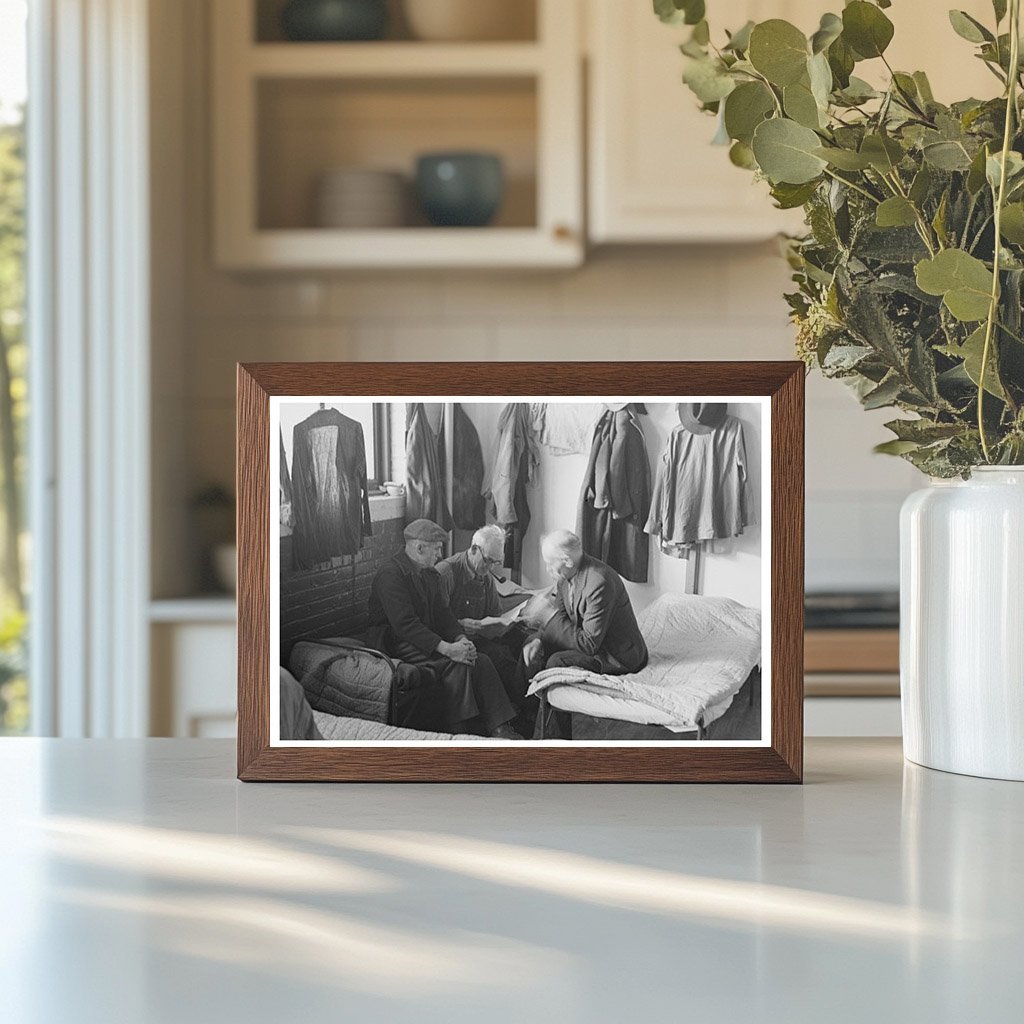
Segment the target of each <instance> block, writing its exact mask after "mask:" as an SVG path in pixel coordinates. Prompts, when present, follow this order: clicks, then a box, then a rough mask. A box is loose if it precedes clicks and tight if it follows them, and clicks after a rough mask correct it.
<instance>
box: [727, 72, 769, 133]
mask: <svg viewBox="0 0 1024 1024" xmlns="http://www.w3.org/2000/svg"><path fill="white" fill-rule="evenodd" d="M774 110H775V98H774V96H773V95H772V93H771V90H770V89H769V88H768V86H766V85H765V84H764V83H763V82H743V83H741V84H740V85H738V86H736V88H735V89H734V90H733V91H732V92H731V93H730V94H729V96H728V98H727V99H726V101H725V129H726V131H727V132H728V133H729V137H730V138H733V139H736V140H737V141H738V142H745V143H746V144H747V145H748V146H749V145H750V140H751V139H752V138H753V137H754V129H755V128H756V127H757V126H758V125H759V124H760V123H761V122H762V121H763V120H764V119H765V118H766V117H768V116H769V115H770V114H771V113H772V112H773V111H774Z"/></svg>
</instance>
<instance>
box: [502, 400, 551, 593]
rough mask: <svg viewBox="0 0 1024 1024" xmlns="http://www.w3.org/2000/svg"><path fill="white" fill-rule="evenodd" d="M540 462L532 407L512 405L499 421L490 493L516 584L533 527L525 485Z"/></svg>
mask: <svg viewBox="0 0 1024 1024" xmlns="http://www.w3.org/2000/svg"><path fill="white" fill-rule="evenodd" d="M539 461H540V457H539V454H538V451H537V442H536V440H535V439H534V436H533V434H532V432H531V430H530V407H529V405H527V404H525V403H523V402H510V403H509V404H508V405H506V406H505V408H504V409H502V411H501V416H500V417H499V419H498V442H497V449H496V452H495V456H494V467H493V471H492V473H491V488H490V492H489V493H490V497H491V500H492V501H493V504H494V509H493V511H494V521H495V522H496V523H497V524H498V525H499V526H501V527H503V528H504V529H505V531H506V538H505V565H506V566H507V567H508V568H509V569H510V570H511V571H512V575H513V579H515V580H517V581H518V579H519V573H520V570H521V568H522V562H523V538H524V537H525V535H526V531H527V529H528V528H529V525H530V506H529V503H528V501H527V497H526V486H527V484H528V483H533V481H534V480H535V479H536V476H537V465H538V463H539Z"/></svg>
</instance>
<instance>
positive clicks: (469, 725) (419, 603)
mask: <svg viewBox="0 0 1024 1024" xmlns="http://www.w3.org/2000/svg"><path fill="white" fill-rule="evenodd" d="M446 536H447V535H446V534H445V532H444V531H443V530H442V529H441V528H440V527H439V526H438V525H437V524H436V523H433V522H431V521H430V520H429V519H417V520H416V521H415V522H412V523H410V524H409V525H408V526H407V527H406V528H405V550H404V551H400V552H399V553H398V554H397V555H395V556H394V558H392V559H391V560H390V561H389V562H388V563H387V564H386V565H385V566H384V567H383V568H382V569H381V570H380V571H379V572H378V573H377V575H376V576H375V577H374V580H373V585H372V587H371V589H370V601H369V625H370V634H369V635H370V637H371V638H372V639H371V642H373V643H375V644H379V646H380V648H381V649H382V650H384V651H385V652H386V653H387V654H390V655H391V656H392V657H395V658H398V659H400V660H401V661H404V662H407V663H409V664H412V665H417V666H420V667H422V668H423V669H425V670H429V671H430V672H431V673H433V674H434V675H435V676H436V678H437V680H438V683H439V685H440V694H441V701H442V704H443V707H442V709H441V718H442V721H443V722H444V729H445V730H446V731H448V732H453V733H457V732H473V731H482V732H484V733H485V734H486V735H488V736H495V737H497V738H499V739H510V740H517V739H522V737H521V736H519V735H518V733H516V732H515V731H514V730H513V729H512V728H511V727H510V726H509V724H508V723H509V722H510V721H511V719H512V718H513V716H514V715H515V709H514V708H513V707H512V704H511V703H510V701H509V699H508V696H507V694H506V693H505V688H504V686H503V685H502V682H501V678H500V677H499V675H498V672H497V669H495V667H494V665H493V663H492V662H491V660H490V658H488V657H487V656H486V655H485V654H479V653H478V652H477V649H476V647H474V645H473V642H472V641H471V640H469V639H468V638H467V637H466V634H465V632H464V631H463V629H462V627H461V626H460V625H459V621H458V619H456V618H455V616H454V615H453V614H452V612H451V610H450V609H449V607H448V604H447V602H446V601H445V598H444V594H443V592H442V588H441V577H440V576H439V575H438V572H437V570H436V569H435V568H434V566H435V565H436V564H437V561H438V559H439V558H440V556H441V550H442V544H443V542H444V540H445V538H446Z"/></svg>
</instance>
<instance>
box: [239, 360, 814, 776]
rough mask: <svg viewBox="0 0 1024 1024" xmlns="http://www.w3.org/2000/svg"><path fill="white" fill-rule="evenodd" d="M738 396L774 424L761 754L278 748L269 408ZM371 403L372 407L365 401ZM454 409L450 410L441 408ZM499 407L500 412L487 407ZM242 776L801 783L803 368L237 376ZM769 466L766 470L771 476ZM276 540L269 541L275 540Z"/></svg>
mask: <svg viewBox="0 0 1024 1024" xmlns="http://www.w3.org/2000/svg"><path fill="white" fill-rule="evenodd" d="M382 395H387V396H390V397H391V398H393V399H402V400H403V401H404V399H405V398H406V397H415V396H451V395H457V396H460V400H461V396H495V397H497V396H501V397H505V396H507V397H508V398H509V399H510V400H513V401H514V400H516V399H521V400H522V401H527V400H529V399H531V398H536V397H537V396H567V397H568V396H573V397H574V396H580V397H581V398H582V397H583V396H588V397H590V398H594V397H598V396H600V397H603V396H608V397H609V398H613V399H614V398H617V397H620V396H629V398H630V399H637V400H642V399H644V398H645V397H648V396H650V397H651V398H652V399H654V400H657V401H664V400H665V399H664V398H657V397H656V396H678V397H679V398H680V400H686V399H687V398H690V397H691V396H704V397H705V400H713V399H714V398H715V397H716V396H730V398H729V399H728V400H732V401H736V400H738V399H739V398H741V397H742V396H749V397H750V398H751V400H760V401H762V402H763V407H764V408H765V409H767V410H769V416H768V422H769V425H770V430H769V431H766V433H765V442H766V444H765V451H766V452H769V453H770V457H769V459H768V460H767V461H766V462H765V466H764V468H765V473H766V477H767V479H768V480H770V493H769V494H768V496H767V498H766V503H765V506H764V507H765V508H766V510H770V533H769V534H768V535H766V538H765V547H766V549H767V550H768V551H769V552H770V559H768V560H767V562H768V564H770V567H771V568H770V587H768V586H767V584H766V587H765V594H766V595H767V594H770V598H769V599H768V602H767V607H769V608H770V634H769V635H767V636H766V638H765V640H764V643H765V650H766V653H767V652H770V691H769V697H770V699H769V702H768V705H767V706H768V707H770V719H768V720H769V721H770V737H767V736H762V737H761V740H760V742H761V743H762V745H758V746H725V745H710V744H709V745H701V744H695V745H694V744H690V745H683V744H678V745H677V744H657V745H646V746H619V745H614V746H611V747H609V746H607V745H605V746H600V745H596V746H595V745H590V746H588V745H582V746H580V745H576V744H574V743H572V742H569V743H563V744H556V745H544V744H541V745H537V744H526V743H504V744H490V743H480V744H475V745H474V744H466V745H451V744H447V745H424V744H414V745H404V746H388V745H386V744H380V745H375V746H358V747H352V746H314V745H308V746H280V745H276V744H273V743H272V742H271V735H272V730H271V685H270V679H271V673H272V671H276V669H277V666H272V665H271V658H272V656H271V650H272V644H271V630H272V629H277V628H278V623H272V622H271V580H270V572H271V564H272V562H271V558H270V545H271V542H272V537H273V535H272V524H273V522H274V518H273V517H274V514H275V513H274V511H273V503H274V499H275V498H276V495H275V493H274V491H275V484H274V482H273V481H272V479H271V466H272V459H271V445H272V444H273V445H277V438H276V437H272V436H271V413H270V410H271V400H272V398H277V397H278V396H281V397H282V398H284V397H287V396H292V397H298V396H352V397H353V398H354V399H356V400H358V399H359V398H360V397H361V396H382ZM363 400H364V401H369V400H370V399H369V398H364V399H363ZM449 400H451V399H449ZM490 400H491V401H494V400H495V398H491V399H490ZM237 411H238V462H237V494H238V748H237V753H238V778H239V779H241V780H243V781H318V782H323V781H447V782H627V781H629V782H716V783H722V782H745V783H762V782H763V783H769V782H771V783H774V782H789V783H794V782H800V781H802V773H803V584H804V574H803V573H804V529H803V522H804V520H803V513H804V367H803V365H802V364H801V363H799V362H795V361H793V362H641V363H611V362H608V363H525V362H524V363H510V362H504V363H253V364H239V366H238V407H237ZM769 467H770V469H769ZM273 539H274V540H276V538H273Z"/></svg>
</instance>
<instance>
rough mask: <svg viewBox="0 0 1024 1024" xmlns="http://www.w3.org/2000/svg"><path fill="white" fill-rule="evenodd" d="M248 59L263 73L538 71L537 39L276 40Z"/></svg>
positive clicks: (540, 53)
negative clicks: (434, 40) (280, 41)
mask: <svg viewBox="0 0 1024 1024" xmlns="http://www.w3.org/2000/svg"><path fill="white" fill-rule="evenodd" d="M245 59H246V63H247V64H248V65H249V68H250V70H251V72H252V74H253V75H254V76H255V77H257V78H337V77H339V76H346V77H359V78H370V77H373V78H410V77H415V76H417V75H420V76H422V75H431V76H444V77H452V76H460V75H474V76H477V77H485V76H502V75H506V76H507V75H536V74H537V73H538V72H539V71H540V70H541V64H542V60H543V51H542V50H541V49H540V48H539V47H538V46H537V45H536V44H535V43H416V42H404V43H403V42H398V43H304V44H302V45H297V44H295V43H273V44H265V45H263V46H252V47H250V48H249V50H248V52H247V55H246V58H245Z"/></svg>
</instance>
